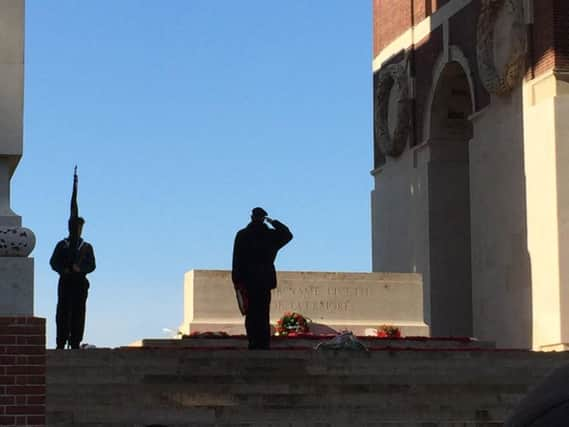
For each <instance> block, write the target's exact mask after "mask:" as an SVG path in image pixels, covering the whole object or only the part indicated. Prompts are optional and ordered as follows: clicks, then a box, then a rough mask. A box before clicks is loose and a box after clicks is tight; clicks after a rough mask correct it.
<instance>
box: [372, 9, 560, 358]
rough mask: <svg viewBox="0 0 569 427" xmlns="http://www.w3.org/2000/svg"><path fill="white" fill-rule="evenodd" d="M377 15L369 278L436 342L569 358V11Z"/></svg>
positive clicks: (404, 11) (425, 11)
mask: <svg viewBox="0 0 569 427" xmlns="http://www.w3.org/2000/svg"><path fill="white" fill-rule="evenodd" d="M373 7H374V58H373V71H374V131H375V132H374V133H375V135H374V157H375V158H374V169H373V171H372V175H373V177H374V182H375V185H374V190H373V192H372V228H373V270H374V271H397V272H418V273H422V274H423V276H424V289H425V296H424V301H425V313H426V316H427V323H429V324H430V325H431V328H432V333H433V335H439V336H440V335H455V336H456V335H472V336H475V337H477V338H479V339H484V340H493V341H496V342H497V344H498V345H499V346H501V347H506V346H507V347H522V348H535V349H560V348H563V349H567V348H569V37H568V36H567V34H569V2H567V1H565V0H535V1H533V0H373Z"/></svg>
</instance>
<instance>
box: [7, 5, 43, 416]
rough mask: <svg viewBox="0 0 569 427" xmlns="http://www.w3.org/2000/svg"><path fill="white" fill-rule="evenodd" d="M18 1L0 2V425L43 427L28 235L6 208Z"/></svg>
mask: <svg viewBox="0 0 569 427" xmlns="http://www.w3.org/2000/svg"><path fill="white" fill-rule="evenodd" d="M23 95H24V0H2V1H0V370H1V371H2V379H1V380H0V383H1V384H2V385H1V386H0V389H2V390H1V395H2V396H1V397H0V424H2V425H10V426H26V427H43V426H45V425H46V422H45V394H46V393H45V382H46V381H45V372H46V366H45V364H46V360H45V319H41V318H37V317H34V292H33V291H34V262H33V261H34V260H33V258H30V257H29V255H30V253H31V252H32V250H33V249H34V245H35V237H34V234H33V233H32V232H31V231H30V230H28V229H27V228H23V227H22V219H21V217H20V216H18V215H16V214H15V213H14V212H13V211H12V208H11V204H10V181H11V179H12V176H13V174H14V171H15V170H16V167H17V166H18V163H19V162H20V159H21V157H22V153H23V138H22V136H23V135H22V124H23V104H24V97H23Z"/></svg>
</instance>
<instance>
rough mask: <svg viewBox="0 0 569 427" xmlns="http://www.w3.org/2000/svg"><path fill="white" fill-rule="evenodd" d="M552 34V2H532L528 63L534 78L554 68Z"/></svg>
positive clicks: (541, 0) (545, 0)
mask: <svg viewBox="0 0 569 427" xmlns="http://www.w3.org/2000/svg"><path fill="white" fill-rule="evenodd" d="M563 1H566V0H563ZM553 34H554V32H553V0H539V1H536V2H534V25H533V34H532V38H531V40H530V56H531V58H530V62H531V66H532V70H533V75H535V76H538V75H540V74H543V73H545V72H546V71H549V70H551V69H552V68H553V67H554V66H555V55H554V52H553Z"/></svg>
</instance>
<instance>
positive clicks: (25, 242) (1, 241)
mask: <svg viewBox="0 0 569 427" xmlns="http://www.w3.org/2000/svg"><path fill="white" fill-rule="evenodd" d="M35 245H36V236H34V233H33V232H32V231H31V230H29V229H27V228H24V227H0V257H27V256H28V255H29V254H30V253H32V251H33V250H34V247H35Z"/></svg>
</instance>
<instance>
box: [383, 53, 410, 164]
mask: <svg viewBox="0 0 569 427" xmlns="http://www.w3.org/2000/svg"><path fill="white" fill-rule="evenodd" d="M375 89H376V90H375V94H374V97H375V99H374V123H375V125H374V133H375V142H376V144H377V145H378V148H379V150H380V151H381V152H382V153H383V154H384V155H388V156H391V157H397V156H399V155H400V154H401V153H402V152H403V150H404V149H405V145H406V144H407V137H408V135H409V130H410V129H409V128H410V126H409V124H410V120H411V102H410V97H409V80H408V77H407V59H405V60H403V61H402V62H400V63H398V64H392V65H387V66H385V67H383V68H382V69H381V70H379V71H378V76H377V82H376V88H375ZM392 91H396V95H397V103H398V107H397V111H396V113H395V114H396V117H392V118H391V119H392V120H395V123H396V125H395V129H394V132H393V135H391V134H390V132H389V119H390V117H389V115H390V111H389V98H390V96H391V94H392Z"/></svg>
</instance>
